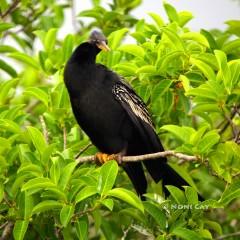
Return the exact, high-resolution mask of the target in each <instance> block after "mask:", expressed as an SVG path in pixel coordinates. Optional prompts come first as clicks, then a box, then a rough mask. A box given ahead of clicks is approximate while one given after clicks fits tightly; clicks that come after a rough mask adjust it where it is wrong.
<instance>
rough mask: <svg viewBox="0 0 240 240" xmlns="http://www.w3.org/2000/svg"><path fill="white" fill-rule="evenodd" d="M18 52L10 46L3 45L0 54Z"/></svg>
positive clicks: (0, 47)
mask: <svg viewBox="0 0 240 240" xmlns="http://www.w3.org/2000/svg"><path fill="white" fill-rule="evenodd" d="M7 52H17V49H16V48H14V47H12V46H9V45H1V46H0V53H7Z"/></svg>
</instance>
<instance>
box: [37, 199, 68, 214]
mask: <svg viewBox="0 0 240 240" xmlns="http://www.w3.org/2000/svg"><path fill="white" fill-rule="evenodd" d="M62 206H63V203H60V202H58V201H54V200H45V201H42V202H40V203H38V204H37V205H36V206H35V207H34V208H33V214H37V213H42V212H45V211H49V210H55V209H59V208H61V207H62Z"/></svg>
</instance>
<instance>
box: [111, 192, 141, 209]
mask: <svg viewBox="0 0 240 240" xmlns="http://www.w3.org/2000/svg"><path fill="white" fill-rule="evenodd" d="M107 195H108V196H112V197H115V198H118V199H120V200H122V201H124V202H126V203H128V204H130V205H132V206H134V207H135V208H137V209H139V210H140V211H141V212H144V207H143V204H142V202H141V200H140V199H139V198H138V197H137V195H136V194H134V193H133V192H131V191H129V190H127V189H124V188H114V189H112V190H110V191H108V193H107Z"/></svg>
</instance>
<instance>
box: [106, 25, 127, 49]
mask: <svg viewBox="0 0 240 240" xmlns="http://www.w3.org/2000/svg"><path fill="white" fill-rule="evenodd" d="M128 31H129V29H128V28H122V29H120V30H116V31H114V32H111V34H110V35H109V36H108V42H109V47H110V48H111V49H112V50H115V49H117V48H118V47H119V45H120V43H121V41H122V39H123V38H124V36H125V34H126V33H127V32H128Z"/></svg>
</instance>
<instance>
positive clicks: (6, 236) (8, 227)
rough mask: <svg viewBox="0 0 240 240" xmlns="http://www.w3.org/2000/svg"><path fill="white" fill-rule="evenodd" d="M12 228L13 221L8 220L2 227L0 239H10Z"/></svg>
mask: <svg viewBox="0 0 240 240" xmlns="http://www.w3.org/2000/svg"><path fill="white" fill-rule="evenodd" d="M12 230H13V223H12V222H8V223H7V224H6V226H5V227H4V229H3V232H2V236H1V237H0V240H8V239H10V236H11V234H12Z"/></svg>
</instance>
